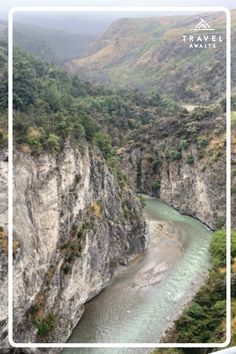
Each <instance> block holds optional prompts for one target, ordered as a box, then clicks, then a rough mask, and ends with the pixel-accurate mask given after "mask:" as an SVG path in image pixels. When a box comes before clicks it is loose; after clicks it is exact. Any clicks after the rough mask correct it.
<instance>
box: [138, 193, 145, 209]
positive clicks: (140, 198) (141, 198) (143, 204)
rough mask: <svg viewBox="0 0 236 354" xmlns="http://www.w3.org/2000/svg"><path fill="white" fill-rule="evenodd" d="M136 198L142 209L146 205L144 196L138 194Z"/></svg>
mask: <svg viewBox="0 0 236 354" xmlns="http://www.w3.org/2000/svg"><path fill="white" fill-rule="evenodd" d="M137 197H138V199H139V201H140V202H141V204H142V207H143V208H144V207H145V205H146V202H145V198H144V196H143V195H142V194H138V195H137Z"/></svg>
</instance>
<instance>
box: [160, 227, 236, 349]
mask: <svg viewBox="0 0 236 354" xmlns="http://www.w3.org/2000/svg"><path fill="white" fill-rule="evenodd" d="M231 245H232V246H231V255H232V305H233V307H232V310H233V316H235V317H236V307H235V303H236V292H235V280H236V271H235V264H236V263H235V257H236V230H232V233H231ZM210 253H211V257H212V264H213V268H212V269H211V270H210V272H209V276H208V280H207V282H206V284H205V285H204V286H203V287H202V288H201V289H200V291H199V292H198V293H197V295H196V296H195V298H194V300H193V301H192V303H191V305H190V306H188V307H187V309H186V310H185V311H184V313H183V315H181V316H180V318H179V319H178V320H177V321H176V322H175V326H174V327H173V329H171V330H170V332H169V333H168V335H167V338H165V341H174V342H184V343H194V342H198V343H204V342H205V343H206V342H213V343H214V342H215V343H216V342H223V341H224V340H225V339H224V336H225V316H226V282H225V281H226V280H225V266H226V232H225V229H221V230H218V231H216V232H214V234H213V237H212V241H211V245H210ZM232 340H233V342H232V343H235V342H236V337H235V336H233V338H232ZM232 345H233V344H232ZM191 350H192V349H191ZM209 352H211V350H210V349H209V348H208V349H206V348H205V349H204V348H202V349H200V348H198V349H196V350H195V351H194V353H196V354H206V353H209ZM169 353H170V354H172V351H170V350H169V349H160V350H159V349H156V350H155V351H154V352H153V354H169ZM173 353H175V352H173ZM183 353H184V354H191V353H192V351H190V350H189V349H188V348H182V349H176V354H183Z"/></svg>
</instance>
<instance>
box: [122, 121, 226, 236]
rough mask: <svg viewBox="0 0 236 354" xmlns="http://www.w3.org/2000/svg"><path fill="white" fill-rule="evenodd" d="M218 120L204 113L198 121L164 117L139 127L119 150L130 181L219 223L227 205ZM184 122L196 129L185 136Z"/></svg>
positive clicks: (214, 224) (210, 223)
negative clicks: (136, 134) (155, 124)
mask: <svg viewBox="0 0 236 354" xmlns="http://www.w3.org/2000/svg"><path fill="white" fill-rule="evenodd" d="M223 124H224V117H207V116H205V117H204V119H201V121H190V120H189V118H188V121H186V122H184V121H182V122H181V120H179V121H173V122H171V123H170V122H169V123H168V122H165V121H164V122H163V123H162V124H159V127H158V128H157V129H156V130H155V127H152V128H150V129H147V130H146V131H143V134H142V136H141V135H140V137H139V141H138V142H135V141H134V140H131V141H130V142H129V143H127V145H126V147H125V148H124V149H120V151H119V154H120V161H121V165H122V168H123V169H125V170H126V172H127V175H128V177H129V181H130V184H131V185H132V186H133V188H135V189H136V190H137V191H139V192H143V193H147V194H149V195H153V196H157V197H159V198H161V199H162V200H163V201H165V202H167V203H168V204H170V205H172V206H173V207H175V208H176V209H178V210H179V211H180V212H181V213H183V214H187V215H191V216H193V217H195V218H197V219H199V220H200V221H202V222H203V223H205V224H206V225H208V226H209V227H211V228H212V229H217V228H219V227H221V226H222V225H224V222H225V207H226V194H225V193H226V188H225V186H226V176H225V163H226V160H225V134H224V131H223V129H222V127H223ZM188 126H190V127H193V126H194V127H195V126H197V127H198V131H197V132H195V133H194V134H193V133H191V134H190V133H189V135H186V136H187V137H188V140H186V139H185V133H184V132H183V129H186V127H188ZM179 127H181V134H182V136H181V138H180V139H179V138H178V137H176V136H177V135H178V131H179ZM205 127H207V128H205ZM191 129H192V128H191ZM196 134H197V135H196ZM182 137H183V138H182ZM132 138H133V136H132Z"/></svg>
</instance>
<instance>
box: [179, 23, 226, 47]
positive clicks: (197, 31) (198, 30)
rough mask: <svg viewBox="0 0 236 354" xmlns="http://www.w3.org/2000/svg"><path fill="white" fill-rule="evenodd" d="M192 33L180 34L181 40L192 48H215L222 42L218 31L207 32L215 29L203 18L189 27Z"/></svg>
mask: <svg viewBox="0 0 236 354" xmlns="http://www.w3.org/2000/svg"><path fill="white" fill-rule="evenodd" d="M191 31H193V33H192V34H189V33H188V34H185V35H182V40H183V41H184V42H185V44H186V45H188V47H189V48H192V49H210V48H217V47H218V46H219V45H220V43H221V42H223V38H222V35H221V34H219V33H216V32H215V33H208V32H209V31H215V29H214V28H212V27H211V26H210V25H209V24H208V23H207V22H206V21H205V20H204V19H203V18H200V22H199V23H198V24H197V25H196V26H195V27H194V28H191Z"/></svg>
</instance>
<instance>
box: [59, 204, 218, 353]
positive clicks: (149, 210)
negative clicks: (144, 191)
mask: <svg viewBox="0 0 236 354" xmlns="http://www.w3.org/2000/svg"><path fill="white" fill-rule="evenodd" d="M145 200H146V206H145V216H146V219H147V224H148V229H149V232H148V234H149V240H148V247H147V249H146V250H145V251H144V252H142V253H141V254H139V255H138V256H136V257H135V258H134V259H133V260H131V261H130V262H129V264H128V266H126V267H124V268H121V270H120V272H119V273H118V275H117V276H116V277H115V278H114V279H113V281H112V282H111V284H110V285H109V286H108V287H107V288H106V289H105V290H104V291H102V292H101V293H100V294H99V295H98V296H96V297H95V298H94V299H92V300H91V301H90V302H88V303H87V304H86V305H85V312H84V315H83V316H82V318H81V320H80V322H79V324H78V325H77V326H76V327H75V329H74V331H73V333H72V335H71V337H70V338H69V341H68V342H73V343H98V342H99V343H102V342H104V343H149V342H150V343H157V342H159V341H160V339H161V337H162V336H163V334H164V332H165V331H166V330H167V329H168V328H169V327H170V325H171V324H172V323H173V321H174V320H175V319H176V318H177V317H178V316H179V315H180V314H181V313H182V311H183V309H184V307H185V306H186V304H187V303H188V302H189V301H190V300H191V299H192V298H193V296H194V295H195V293H196V292H197V290H198V289H199V287H200V286H201V284H202V283H203V282H204V278H205V276H206V274H207V271H208V269H209V267H210V258H209V253H208V246H209V243H210V241H211V231H209V230H208V228H207V227H206V226H205V225H203V224H202V223H201V222H199V221H197V220H195V219H194V218H191V217H189V216H185V215H181V214H179V213H178V212H177V211H176V210H175V209H173V208H172V207H170V206H169V205H167V204H165V203H163V202H161V201H160V200H157V199H155V198H149V197H145ZM149 352H150V349H144V348H141V349H127V348H117V349H103V348H100V349H97V348H96V349H86V348H82V349H81V348H73V349H68V348H67V349H64V351H63V354H90V353H91V354H108V353H112V354H128V353H135V354H136V353H142V354H143V353H149Z"/></svg>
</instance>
